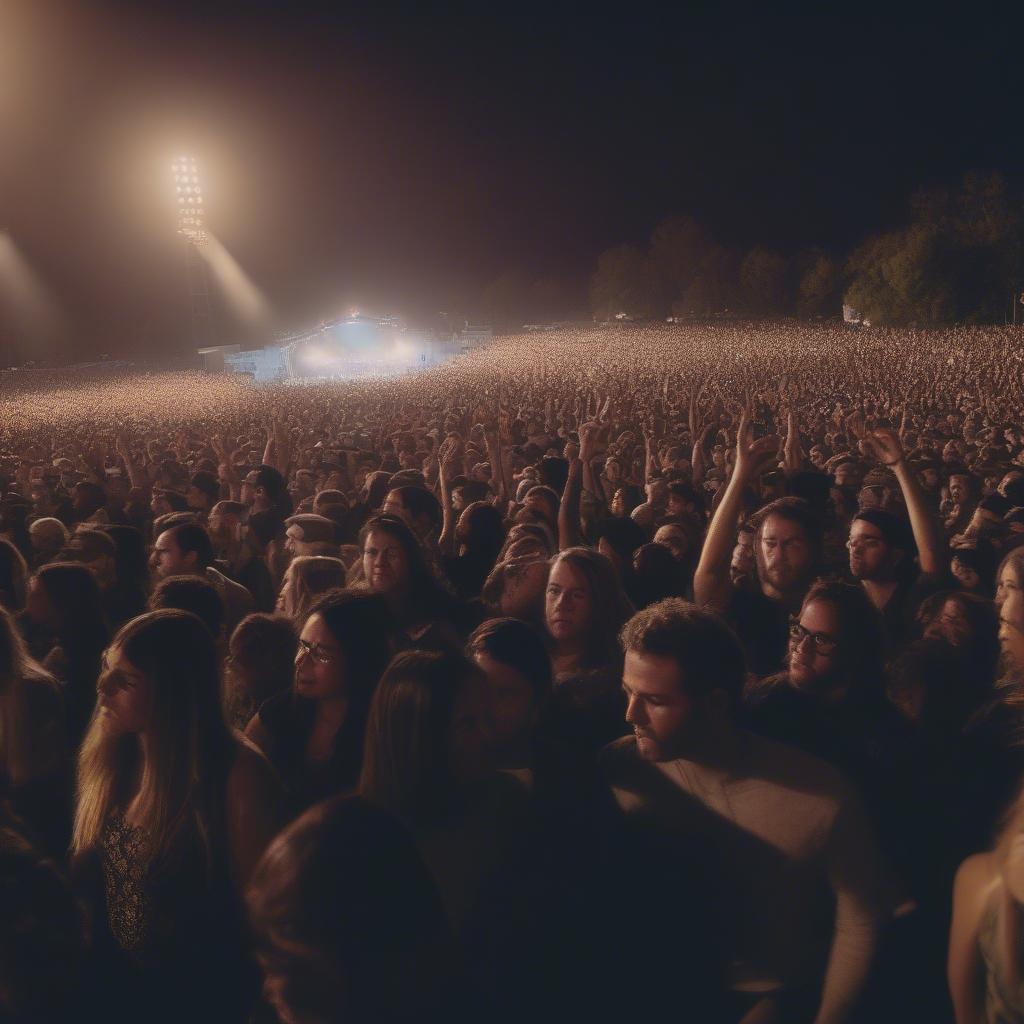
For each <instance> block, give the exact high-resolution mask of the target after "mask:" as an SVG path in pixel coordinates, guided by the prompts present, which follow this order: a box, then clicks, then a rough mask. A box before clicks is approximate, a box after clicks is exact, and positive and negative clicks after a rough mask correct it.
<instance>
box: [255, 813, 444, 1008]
mask: <svg viewBox="0 0 1024 1024" xmlns="http://www.w3.org/2000/svg"><path fill="white" fill-rule="evenodd" d="M247 902H248V908H249V917H250V921H251V922H252V925H253V928H254V930H255V932H256V935H257V940H258V948H259V949H260V950H261V951H263V952H264V953H265V954H266V961H267V963H268V964H269V965H270V966H269V969H268V973H269V974H270V975H271V980H272V981H273V982H274V984H273V985H272V988H273V990H274V991H275V992H277V993H278V996H277V1001H278V1002H277V1009H278V1010H279V1011H283V1012H284V1014H286V1015H287V1017H288V1019H292V1020H298V1021H318V1022H323V1021H338V1022H339V1024H340V1022H341V1021H345V1022H359V1024H369V1022H370V1021H381V1022H384V1024H392V1022H393V1021H397V1020H410V1021H411V1020H415V1019H417V1018H418V1019H427V1017H429V1016H430V1012H431V1010H432V1008H433V1007H432V1004H433V1003H434V1002H435V999H436V996H437V994H438V993H437V990H438V989H439V988H443V987H444V981H442V978H441V975H442V974H443V972H444V968H445V966H446V965H445V957H446V955H447V952H448V950H447V939H448V926H447V921H446V918H445V914H444V910H443V907H442V903H441V898H440V896H439V894H438V891H437V887H436V885H435V884H434V881H433V879H432V878H431V876H430V873H429V872H428V871H427V869H426V867H425V866H424V864H423V862H422V860H421V859H420V856H419V853H418V852H417V849H416V844H415V842H414V841H413V839H412V837H411V836H410V835H409V834H408V832H407V831H406V830H405V829H404V828H403V827H402V826H401V825H399V824H398V823H397V822H396V821H395V820H394V818H393V817H391V816H390V815H389V814H387V813H386V812H385V811H383V810H381V809H379V808H378V807H376V806H374V805H373V804H371V803H369V802H367V801H365V800H362V799H360V798H359V797H339V798H335V799H333V800H329V801H326V802H324V803H321V804H318V805H316V806H315V807H313V808H311V809H310V810H308V811H307V812H306V813H305V814H303V815H302V816H301V817H300V818H299V819H298V820H296V821H294V822H292V824H291V825H289V826H288V828H286V829H285V830H284V831H283V832H282V833H281V834H280V835H278V837H277V838H276V839H275V840H274V841H273V842H272V843H271V844H270V846H269V847H268V848H267V850H266V852H265V853H264V855H263V858H262V860H261V861H260V862H259V864H258V865H257V867H256V869H255V871H254V873H253V876H252V880H251V882H250V885H249V889H248V893H247ZM424 1015H426V1016H424Z"/></svg>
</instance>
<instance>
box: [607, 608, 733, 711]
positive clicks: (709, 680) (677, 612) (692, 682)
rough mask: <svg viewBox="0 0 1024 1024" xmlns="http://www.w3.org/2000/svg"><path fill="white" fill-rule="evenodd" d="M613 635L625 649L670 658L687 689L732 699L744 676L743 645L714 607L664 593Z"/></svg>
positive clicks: (704, 694)
mask: <svg viewBox="0 0 1024 1024" xmlns="http://www.w3.org/2000/svg"><path fill="white" fill-rule="evenodd" d="M619 640H620V642H621V644H622V648H623V650H624V651H625V652H626V653H627V654H628V653H629V652H631V651H632V652H635V653H637V654H641V655H652V656H654V657H658V658H671V659H672V660H673V661H675V663H676V665H677V666H678V667H679V670H680V672H681V674H682V678H683V682H684V685H685V687H686V690H687V692H688V693H691V694H694V695H697V696H701V697H704V696H707V695H708V694H710V693H711V692H712V691H713V690H724V691H725V692H726V693H727V694H728V696H729V698H730V700H731V702H732V703H733V705H735V704H736V703H738V701H739V699H740V695H741V694H742V692H743V685H744V682H745V679H746V663H745V661H744V657H743V648H742V646H741V645H740V642H739V640H737V638H736V634H735V633H733V631H732V630H731V629H730V628H729V626H728V625H727V624H726V623H725V620H724V619H722V618H720V617H719V616H718V615H716V614H715V613H714V612H710V611H707V610H705V609H703V608H698V607H697V605H695V604H691V603H690V602H689V601H684V600H682V599H681V598H678V597H670V598H667V599H666V600H664V601H659V602H658V603H657V604H652V605H650V606H649V607H647V608H644V609H643V611H639V612H637V613H636V615H634V616H633V617H632V618H631V619H630V620H629V622H627V623H626V625H625V626H624V627H623V628H622V632H621V634H620V635H619Z"/></svg>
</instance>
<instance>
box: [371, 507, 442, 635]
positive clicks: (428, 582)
mask: <svg viewBox="0 0 1024 1024" xmlns="http://www.w3.org/2000/svg"><path fill="white" fill-rule="evenodd" d="M359 544H360V547H361V549H362V552H363V557H362V572H363V579H364V582H365V586H366V587H367V588H368V589H369V590H370V591H371V592H372V593H374V594H380V595H381V596H382V597H383V598H384V600H385V601H386V602H387V605H388V610H389V611H390V612H391V615H392V617H393V618H394V620H395V621H396V622H397V623H398V626H399V628H400V630H401V633H402V635H403V637H404V641H403V642H404V645H405V646H409V647H418V648H421V649H425V650H429V649H439V648H447V649H451V650H457V649H458V648H459V647H460V646H461V643H460V641H459V636H458V632H457V630H456V628H455V626H454V624H453V620H454V619H455V617H456V612H457V609H456V602H455V598H454V597H453V596H452V594H451V592H450V591H449V590H448V588H447V587H446V586H445V584H444V583H443V582H442V580H441V579H440V577H439V576H438V575H437V572H436V570H435V569H434V567H433V565H432V564H431V563H430V561H429V560H428V558H427V555H426V552H425V551H424V550H423V547H422V546H421V545H420V542H419V541H418V540H417V539H416V535H415V534H414V533H413V532H412V530H410V529H409V527H408V526H406V525H405V523H404V522H403V521H402V520H401V519H399V518H398V517H397V516H389V515H380V516H374V517H373V518H372V519H370V520H369V522H367V524H366V525H365V526H364V527H363V528H362V530H361V531H360V533H359Z"/></svg>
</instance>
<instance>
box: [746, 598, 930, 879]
mask: <svg viewBox="0 0 1024 1024" xmlns="http://www.w3.org/2000/svg"><path fill="white" fill-rule="evenodd" d="M884 652H885V643H884V633H883V627H882V618H881V615H880V614H879V613H878V611H877V610H876V609H875V607H874V606H873V605H872V604H871V601H870V600H869V599H868V597H867V595H866V594H865V593H864V590H863V589H862V588H861V587H859V586H857V585H856V584H853V583H847V582H845V581H843V580H840V579H819V580H816V581H815V582H814V583H813V584H812V585H811V588H810V590H809V591H808V592H807V596H806V598H804V602H803V605H802V606H801V608H800V613H799V615H796V616H794V617H793V618H792V619H791V620H790V625H789V648H788V655H787V659H786V668H785V670H784V671H783V672H779V673H776V674H775V675H772V676H769V677H767V678H766V679H763V680H760V681H759V682H755V683H748V685H747V687H746V689H745V693H744V701H743V704H744V712H745V716H746V724H747V726H748V728H750V729H751V730H752V731H753V732H756V733H758V734H759V735H761V736H764V737H767V738H769V739H773V740H776V741H778V742H780V743H785V744H787V745H788V746H792V747H796V748H798V749H799V750H802V751H804V752H805V753H808V754H812V755H814V756H815V757H819V758H821V759H822V760H823V761H828V762H829V763H830V764H832V765H834V766H835V767H836V768H838V769H839V770H840V771H842V772H843V774H844V775H845V776H846V777H847V778H849V779H851V780H852V781H853V782H854V783H856V785H857V786H858V788H859V789H860V792H861V795H862V796H863V798H864V801H865V804H866V807H867V810H868V814H869V816H870V818H871V820H872V824H873V825H874V828H875V831H876V833H877V834H878V836H879V839H880V840H881V843H882V846H883V848H884V849H885V851H886V853H887V855H888V857H889V860H890V861H891V862H892V863H893V864H894V865H895V866H896V869H897V873H898V874H899V875H900V876H901V877H903V878H908V879H909V878H911V877H913V876H914V875H915V874H916V873H918V872H917V871H916V865H919V863H920V862H919V861H918V862H915V861H914V860H913V858H912V857H911V856H910V854H909V853H908V850H909V849H910V848H911V847H912V846H913V842H912V835H910V834H909V833H911V832H912V831H913V823H914V822H916V821H918V820H919V819H918V817H917V815H918V814H919V813H924V812H923V809H922V808H921V802H920V800H919V799H918V795H919V793H920V788H921V785H922V781H921V780H920V779H919V777H918V775H919V773H918V772H915V771H913V770H912V768H913V764H912V761H911V758H912V752H913V750H914V749H915V748H914V747H913V746H912V744H911V741H910V736H911V729H910V726H909V725H908V724H907V723H906V722H905V720H904V719H903V718H902V716H901V715H900V714H899V712H898V711H897V710H896V708H895V707H894V706H893V705H892V704H891V703H890V702H889V700H888V699H887V697H886V688H885V684H886V676H885V663H884Z"/></svg>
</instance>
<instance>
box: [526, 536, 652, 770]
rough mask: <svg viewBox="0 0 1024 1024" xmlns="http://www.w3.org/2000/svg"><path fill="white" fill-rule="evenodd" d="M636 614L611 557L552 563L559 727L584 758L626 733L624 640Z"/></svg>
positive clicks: (548, 621) (592, 555) (578, 551)
mask: <svg viewBox="0 0 1024 1024" xmlns="http://www.w3.org/2000/svg"><path fill="white" fill-rule="evenodd" d="M632 613H633V607H632V605H631V604H630V601H629V598H628V597H627V596H626V593H625V591H623V589H622V587H621V586H620V584H619V579H618V576H617V575H616V573H615V569H614V568H613V566H612V563H611V562H610V561H608V559H607V558H605V557H604V555H601V554H598V553H597V552H596V551H593V550H592V549H590V548H568V549H566V550H565V551H562V552H560V553H559V554H558V555H556V556H555V557H554V558H553V559H552V561H551V568H550V570H549V572H548V583H547V589H546V591H545V596H544V622H545V627H546V631H547V641H548V650H549V652H550V653H551V669H552V677H553V679H554V693H553V696H552V703H551V725H552V728H553V729H554V732H555V734H556V735H559V736H560V738H561V739H562V741H564V742H565V743H566V744H568V745H569V746H570V747H572V748H574V749H579V751H580V753H581V755H583V756H589V755H591V754H595V753H596V752H597V751H598V750H600V749H601V748H602V747H604V746H605V745H606V744H608V743H610V742H611V741H612V740H614V739H617V738H618V737H619V736H621V735H622V734H623V732H624V731H625V724H624V713H625V705H624V702H623V698H622V671H621V670H622V653H621V651H620V649H619V641H618V637H619V630H620V629H621V628H622V626H623V624H624V623H625V622H626V620H627V619H628V618H629V617H630V615H632Z"/></svg>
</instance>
